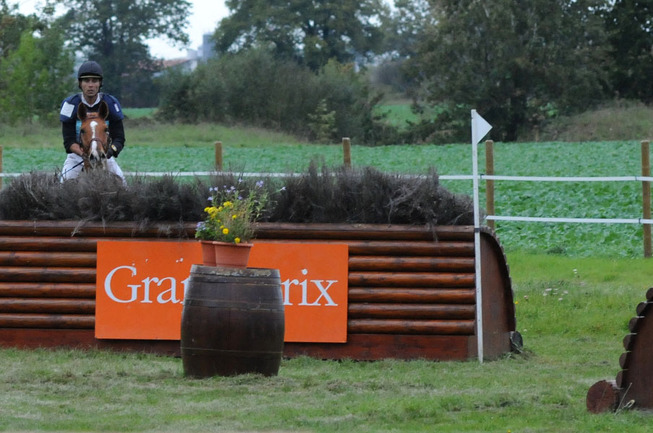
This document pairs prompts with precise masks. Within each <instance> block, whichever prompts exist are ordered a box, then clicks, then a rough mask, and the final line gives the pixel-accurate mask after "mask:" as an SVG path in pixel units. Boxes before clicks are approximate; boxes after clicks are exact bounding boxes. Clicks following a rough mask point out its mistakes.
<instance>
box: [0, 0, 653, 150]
mask: <svg viewBox="0 0 653 433" xmlns="http://www.w3.org/2000/svg"><path fill="white" fill-rule="evenodd" d="M226 6H227V7H228V9H229V11H230V13H229V15H228V16H227V17H225V18H224V19H222V20H221V21H220V22H219V24H218V26H217V28H216V29H215V31H214V34H213V44H214V48H215V52H216V53H217V56H216V58H215V59H212V60H210V61H208V62H204V63H201V64H200V65H199V66H198V67H197V68H196V69H195V70H194V71H192V72H186V73H184V72H180V71H170V70H165V71H164V70H163V69H162V63H161V62H160V61H158V60H157V59H154V58H152V56H151V55H150V53H149V51H148V48H147V45H146V42H145V41H147V39H150V38H153V37H160V36H165V37H167V38H168V39H169V40H170V42H171V43H173V44H179V45H180V46H181V45H183V44H185V43H187V42H188V36H187V35H186V33H185V28H186V26H187V25H188V23H187V18H188V13H189V8H190V4H189V2H188V1H186V0H143V1H139V2H132V1H128V0H68V1H66V2H64V1H63V0H47V1H46V6H45V8H44V9H43V10H42V11H41V12H40V14H38V15H31V16H24V15H21V14H19V13H18V12H17V10H16V8H15V7H13V8H12V7H9V6H8V5H7V3H6V0H0V123H8V122H16V121H20V120H25V119H27V120H31V119H35V118H38V119H44V120H53V121H54V120H56V118H57V116H56V115H57V108H58V104H59V102H60V101H61V100H62V99H63V98H64V97H65V96H66V95H67V94H69V93H71V92H73V91H76V80H75V79H74V75H73V70H74V64H75V54H77V55H79V54H80V53H81V54H82V55H83V56H84V57H85V58H93V59H95V60H97V61H98V62H100V63H101V64H102V65H103V67H104V68H105V76H106V78H105V82H104V87H105V89H107V91H110V92H111V93H113V94H115V95H116V96H118V97H119V98H120V99H121V101H122V102H123V105H125V106H128V107H139V106H140V107H142V106H147V107H158V108H159V110H158V113H159V116H161V118H162V119H165V120H166V121H180V122H200V121H207V122H224V123H239V124H249V125H254V126H260V127H265V128H273V129H277V130H283V131H287V132H291V133H294V134H298V135H302V136H305V137H307V138H310V139H314V140H320V141H325V142H329V141H334V140H336V141H337V140H339V139H340V138H341V137H343V136H349V137H352V138H353V139H355V140H356V141H357V142H364V143H369V144H392V143H419V142H436V143H444V142H467V141H469V133H470V132H469V111H470V109H472V108H475V109H477V110H478V111H479V113H482V115H483V117H484V118H486V119H487V120H488V121H489V122H490V123H491V124H492V125H493V130H492V132H491V136H492V138H493V139H495V140H499V141H513V140H516V139H518V137H519V136H520V134H522V133H524V132H526V131H530V130H532V129H533V128H537V127H541V126H543V125H544V124H546V122H548V121H550V120H551V119H553V118H555V117H557V116H562V115H571V114H574V113H578V112H581V111H585V110H588V109H591V108H592V107H595V106H597V105H599V104H603V103H605V102H607V101H610V100H613V99H615V98H617V99H631V100H637V101H641V102H644V103H647V104H648V103H650V102H651V101H652V100H653V84H652V83H651V81H650V80H649V77H650V76H651V72H653V26H651V24H650V23H651V21H652V18H653V5H649V3H648V2H632V1H628V0H614V1H613V0H525V1H517V0H494V1H492V2H482V1H478V0H395V1H394V3H393V5H392V6H390V5H388V3H387V2H385V1H384V0H339V1H335V0H293V1H289V0H227V1H226ZM62 7H63V9H64V11H65V12H64V13H63V14H61V13H60V12H59V13H57V14H55V11H57V10H59V11H60V10H61V8H62ZM383 93H386V94H388V93H390V94H393V95H395V96H396V97H399V98H403V99H406V100H408V99H409V100H411V101H412V107H413V110H414V112H415V114H416V118H417V119H418V120H416V121H413V122H409V123H408V124H407V125H405V126H391V125H390V124H389V123H388V122H386V121H385V120H384V118H383V115H380V114H379V111H378V109H377V108H378V106H379V104H380V102H381V101H382V100H383Z"/></svg>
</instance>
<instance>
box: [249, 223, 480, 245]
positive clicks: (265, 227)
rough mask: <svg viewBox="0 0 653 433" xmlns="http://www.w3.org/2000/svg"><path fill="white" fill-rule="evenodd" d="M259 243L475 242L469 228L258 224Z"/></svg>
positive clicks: (471, 228)
mask: <svg viewBox="0 0 653 433" xmlns="http://www.w3.org/2000/svg"><path fill="white" fill-rule="evenodd" d="M256 237H257V239H340V240H355V239H370V240H372V239H377V240H426V241H444V240H454V239H455V240H464V241H473V240H474V230H473V227H470V226H426V225H415V226H405V225H384V224H344V223H343V224H337V223H336V224H330V223H329V224H295V223H259V224H257V225H256Z"/></svg>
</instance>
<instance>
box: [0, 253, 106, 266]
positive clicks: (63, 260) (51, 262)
mask: <svg viewBox="0 0 653 433" xmlns="http://www.w3.org/2000/svg"><path fill="white" fill-rule="evenodd" d="M96 263H97V255H96V254H95V253H91V252H87V253H77V252H58V253H57V254H52V252H49V251H0V266H48V267H51V266H74V267H89V268H95V266H96Z"/></svg>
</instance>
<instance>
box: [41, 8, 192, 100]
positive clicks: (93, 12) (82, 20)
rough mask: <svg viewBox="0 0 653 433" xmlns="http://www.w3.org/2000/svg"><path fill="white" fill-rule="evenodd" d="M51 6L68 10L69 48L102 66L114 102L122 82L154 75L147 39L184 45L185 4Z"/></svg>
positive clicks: (121, 91)
mask: <svg viewBox="0 0 653 433" xmlns="http://www.w3.org/2000/svg"><path fill="white" fill-rule="evenodd" d="M51 1H53V2H55V3H60V4H62V5H64V6H65V7H67V8H69V9H68V12H67V13H66V14H65V16H64V17H63V18H62V19H63V21H64V22H65V23H66V26H67V28H68V36H69V38H70V41H71V43H72V44H73V46H74V47H75V48H77V49H79V50H82V51H83V52H84V54H85V55H86V56H87V58H89V59H93V60H96V61H97V62H99V63H100V64H101V65H102V68H103V70H104V75H105V79H104V86H105V87H106V88H108V89H109V90H110V91H111V93H113V94H115V95H116V96H118V97H119V98H120V97H122V96H123V95H122V93H123V89H124V88H125V87H126V86H125V85H124V83H123V80H129V79H130V77H134V78H133V79H137V78H138V75H139V73H141V72H142V71H143V70H145V71H147V73H148V74H150V73H151V72H152V71H154V70H156V62H155V60H154V59H152V57H151V56H150V54H149V49H148V46H147V44H146V41H147V40H148V39H151V38H154V37H158V36H165V37H166V38H168V39H169V40H170V41H172V42H173V43H183V44H185V43H187V42H188V35H187V34H186V33H185V30H184V29H185V27H186V26H187V24H188V23H187V18H188V14H189V9H190V3H189V2H188V1H187V0H140V1H133V0H65V1H64V0H51ZM141 75H142V74H141Z"/></svg>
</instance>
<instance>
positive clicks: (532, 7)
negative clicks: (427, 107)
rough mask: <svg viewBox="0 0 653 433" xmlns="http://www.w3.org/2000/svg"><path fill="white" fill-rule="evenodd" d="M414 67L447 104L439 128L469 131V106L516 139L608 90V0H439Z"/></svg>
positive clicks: (427, 93)
mask: <svg viewBox="0 0 653 433" xmlns="http://www.w3.org/2000/svg"><path fill="white" fill-rule="evenodd" d="M433 5H434V8H433V11H434V13H435V14H436V15H435V20H434V22H435V23H436V24H435V25H433V26H430V27H429V28H428V30H427V31H426V32H425V33H424V35H423V38H422V39H421V41H420V43H419V46H418V50H417V53H418V54H417V56H416V58H415V59H414V63H413V66H414V70H415V71H418V73H419V76H417V78H418V79H419V81H420V83H421V85H422V88H423V89H424V91H423V93H422V97H423V98H424V100H425V101H427V102H428V103H429V104H431V105H437V106H439V107H440V108H441V109H442V110H443V111H442V114H441V115H439V116H438V119H437V120H436V122H434V123H433V126H434V128H436V129H442V130H449V131H450V132H452V136H451V137H450V138H451V139H453V140H461V139H465V140H466V139H467V138H468V137H469V110H470V109H471V108H476V109H477V110H478V111H479V113H482V115H483V117H485V118H486V119H487V120H488V121H489V122H490V123H491V124H492V125H493V126H494V128H493V130H492V133H491V134H492V137H493V138H495V139H498V140H505V141H512V140H515V139H516V138H517V136H518V133H519V132H520V129H522V128H528V127H530V126H533V125H537V124H538V123H540V122H542V121H543V120H544V119H546V118H547V117H549V116H551V115H553V114H563V113H569V112H573V111H574V110H578V109H584V108H586V107H588V106H590V105H592V104H594V103H596V102H597V101H600V100H601V99H603V98H604V97H605V89H606V76H605V72H604V70H605V64H606V53H605V49H604V47H605V40H606V35H605V32H604V29H603V22H602V19H601V17H600V15H599V13H598V12H599V11H600V9H601V7H603V6H604V5H605V1H603V0H532V1H528V2H525V1H520V2H515V1H513V0H495V1H492V2H483V1H478V0H439V1H434V2H433Z"/></svg>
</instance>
